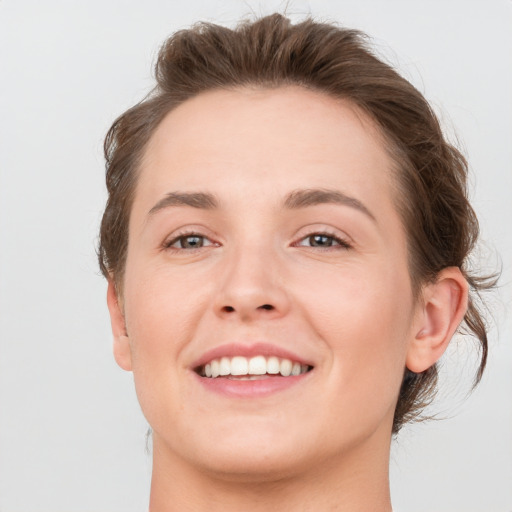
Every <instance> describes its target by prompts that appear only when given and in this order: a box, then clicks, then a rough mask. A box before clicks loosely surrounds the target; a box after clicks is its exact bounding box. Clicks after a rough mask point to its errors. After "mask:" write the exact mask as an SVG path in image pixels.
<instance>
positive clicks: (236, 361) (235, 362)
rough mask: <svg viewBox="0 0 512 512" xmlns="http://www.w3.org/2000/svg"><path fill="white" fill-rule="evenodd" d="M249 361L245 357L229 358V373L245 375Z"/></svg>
mask: <svg viewBox="0 0 512 512" xmlns="http://www.w3.org/2000/svg"><path fill="white" fill-rule="evenodd" d="M248 370H249V362H248V361H247V358H246V357H240V356H236V357H233V359H231V375H247V374H248V373H249V372H248Z"/></svg>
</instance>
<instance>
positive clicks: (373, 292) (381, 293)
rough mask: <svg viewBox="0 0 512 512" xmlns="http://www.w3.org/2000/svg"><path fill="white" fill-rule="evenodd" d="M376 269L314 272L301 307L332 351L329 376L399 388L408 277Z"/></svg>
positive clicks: (409, 313) (408, 317)
mask: <svg viewBox="0 0 512 512" xmlns="http://www.w3.org/2000/svg"><path fill="white" fill-rule="evenodd" d="M382 270H383V269H379V268H377V269H376V270H375V271H373V272H372V271H371V267H366V269H365V271H364V272H361V271H357V269H356V268H351V269H349V270H346V271H343V272H338V273H330V275H328V276H322V275H319V274H317V275H316V276H315V278H314V279H313V278H312V280H311V283H310V286H307V289H308V290H309V294H306V293H303V294H302V296H303V297H307V304H304V307H303V309H304V311H307V312H308V316H309V323H310V325H312V326H313V328H314V329H315V331H316V333H317V335H318V336H319V338H321V339H323V340H324V343H325V344H326V345H327V346H328V350H329V351H330V352H331V353H332V365H333V367H334V369H335V371H334V372H333V375H337V376H339V378H340V379H342V380H343V384H342V385H340V387H341V388H345V389H347V386H348V387H350V385H351V384H354V383H356V382H357V385H358V386H361V385H362V382H363V381H364V380H365V379H366V380H367V381H368V385H370V386H373V387H375V388H377V387H378V386H382V385H391V387H392V388H393V389H395V388H396V387H397V386H399V384H400V382H401V379H402V374H403V369H404V367H405V357H406V349H407V342H408V339H409V336H410V328H411V320H412V313H413V302H412V296H411V292H410V284H409V279H408V275H406V274H404V272H402V271H400V272H397V271H394V270H393V269H389V268H388V269H387V272H383V271H382Z"/></svg>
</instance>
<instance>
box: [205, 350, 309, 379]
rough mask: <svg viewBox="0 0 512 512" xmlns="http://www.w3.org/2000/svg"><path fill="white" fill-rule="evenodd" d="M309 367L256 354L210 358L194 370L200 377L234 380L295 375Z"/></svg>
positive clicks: (284, 359) (289, 360) (304, 371)
mask: <svg viewBox="0 0 512 512" xmlns="http://www.w3.org/2000/svg"><path fill="white" fill-rule="evenodd" d="M311 369H312V367H311V366H309V365H307V364H301V363H299V362H297V361H293V360H291V359H287V358H279V357H276V356H270V357H266V356H263V355H257V356H254V357H243V356H234V357H221V358H217V359H212V360H211V361H209V362H208V363H206V364H204V365H201V366H200V367H198V368H197V370H196V371H197V373H198V374H199V375H200V376H201V377H207V378H211V379H216V378H219V377H224V378H228V379H236V380H258V379H262V378H266V377H269V376H282V377H290V376H297V375H301V374H303V373H307V372H308V371H310V370H311Z"/></svg>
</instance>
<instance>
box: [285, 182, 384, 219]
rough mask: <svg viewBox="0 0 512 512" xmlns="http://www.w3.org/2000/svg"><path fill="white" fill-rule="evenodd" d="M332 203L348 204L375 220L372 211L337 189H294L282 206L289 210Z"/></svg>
mask: <svg viewBox="0 0 512 512" xmlns="http://www.w3.org/2000/svg"><path fill="white" fill-rule="evenodd" d="M325 203H332V204H341V205H344V206H350V207H351V208H355V209H356V210H359V211H360V212H362V213H364V214H365V215H366V216H368V217H369V218H370V219H372V220H373V221H374V222H376V219H375V216H374V215H373V213H372V212H371V211H370V210H369V209H368V208H367V207H366V206H365V205H364V204H363V203H362V202H361V201H359V199H356V198H355V197H351V196H348V195H346V194H344V193H343V192H340V191H339V190H332V189H325V188H314V189H300V190H294V191H293V192H291V193H290V194H288V196H287V197H286V199H285V201H284V206H285V207H286V208H289V209H291V210H295V209H299V208H306V207H308V206H316V205H319V204H325Z"/></svg>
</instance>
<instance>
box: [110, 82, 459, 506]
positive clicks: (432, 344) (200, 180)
mask: <svg viewBox="0 0 512 512" xmlns="http://www.w3.org/2000/svg"><path fill="white" fill-rule="evenodd" d="M392 167H393V164H392V161H391V159H390V157H389V156H388V154H387V151H386V148H385V147H384V146H383V143H382V138H381V137H380V136H379V132H378V130H377V128H376V127H375V126H374V125H373V123H372V122H371V121H370V120H369V119H367V118H366V117H365V115H364V114H363V113H361V112H360V111H358V110H357V109H356V108H355V107H354V106H352V105H351V104H350V103H348V102H343V101H339V100H335V99H332V98H330V97H327V96H325V95H323V94H320V93H317V92H312V91H308V90H304V89H302V88H299V87H286V88H284V87H283V88H278V89H273V90H265V89H238V90H231V91H213V92H207V93H203V94H201V95H199V96H197V97H195V98H193V99H190V100H188V101H186V102H185V103H183V104H182V105H180V106H179V107H177V108H176V109H174V110H173V111H172V112H170V113H169V114H168V115H167V117H166V118H165V119H164V121H163V122H162V123H161V125H160V126H159V127H158V129H157V130H156V132H155V133H154V134H153V136H152V138H151V140H150V143H149V145H148V147H147V149H146V153H145V157H144V159H143V162H142V165H141V173H140V178H139V182H138V185H137V189H136V194H135V199H134V204H133V209H132V212H131V218H130V226H129V246H128V256H127V262H126V272H125V274H124V281H123V283H122V290H123V296H122V297H119V296H118V295H117V294H116V289H115V287H114V285H113V281H112V280H111V281H110V283H109V290H108V304H109V309H110V313H111V318H112V329H113V333H114V355H115V357H116V360H117V362H118V363H119V365H120V366H121V367H122V368H124V369H126V370H129V371H133V374H134V379H135V386H136V390H137V395H138V398H139V402H140V404H141V407H142V410H143V412H144V414H145V416H146V418H147V420H148V422H149V423H150V425H151V427H152V429H153V436H154V437H153V446H154V461H153V465H154V466H153V479H152V488H151V503H150V509H151V511H152V512H164V511H171V510H206V509H208V510H223V511H226V510H228V511H229V510H251V511H260V510H262V511H263V510H265V511H268V510H282V506H283V503H287V508H289V509H294V510H311V511H312V510H316V511H318V510H343V511H363V510H365V511H367V510H375V511H389V510H391V503H390V496H389V483H388V463H389V446H390V440H391V427H392V420H393V413H394V409H395V405H396V401H397V397H398V391H399V388H400V383H401V380H402V375H403V372H404V368H405V367H406V366H408V367H409V368H410V369H411V370H413V371H423V370H425V369H426V368H428V367H429V366H431V365H432V364H434V362H435V361H436V360H437V359H438V358H439V357H440V356H441V355H442V353H443V351H444V349H445V348H446V345H447V344H448V342H449V340H450V338H451V336H452V334H453V332H454V331H455V329H456V327H457V326H458V324H459V323H460V321H461V319H462V317H463V314H464V311H465V308H466V302H467V284H466V283H465V281H464V279H463V278H462V276H461V274H460V272H459V271H458V269H454V268H448V269H445V270H444V271H443V272H441V274H440V275H439V279H438V281H437V282H436V283H434V284H430V285H428V286H425V287H424V288H423V290H422V293H421V300H418V301H415V300H414V298H413V294H412V289H411V279H410V276H409V273H408V265H407V261H408V255H407V245H406V233H405V231H404V227H403V224H402V222H401V219H400V216H399V214H398V212H397V210H396V208H395V206H394V193H395V188H394V187H393V179H394V178H393V172H392ZM304 189H322V190H325V189H329V190H336V191H338V192H341V193H343V194H344V195H345V196H348V197H350V198H353V199H355V200H357V202H358V204H359V206H355V204H356V203H355V202H353V201H352V202H347V201H344V202H342V203H340V202H332V201H328V202H321V203H320V204H314V205H309V206H302V207H295V208H289V207H287V206H285V205H283V202H284V201H285V200H286V198H287V197H288V196H289V195H290V194H291V193H292V192H294V191H297V190H304ZM176 192H180V193H183V192H186V193H196V192H201V193H208V194H212V195H213V196H215V198H216V199H217V201H218V207H217V208H198V207H193V206H189V205H167V206H164V205H163V204H162V200H163V199H164V198H165V197H166V195H167V194H169V193H176ZM156 205H158V206H157V207H156V209H155V206H156ZM361 205H363V206H362V207H361ZM296 206H297V205H296ZM152 209H153V212H152V213H150V212H151V211H152ZM365 210H366V211H365ZM191 233H193V234H195V235H196V236H201V237H204V238H201V239H200V240H201V241H202V242H203V246H202V247H199V248H183V246H182V245H181V244H182V243H183V241H187V240H188V241H190V240H191V239H187V238H186V237H185V238H183V237H184V236H185V235H187V234H189V235H190V234H191ZM313 234H324V235H325V236H327V237H329V238H325V239H323V241H324V242H327V245H328V246H327V247H322V246H320V247H319V246H316V245H315V244H314V243H312V241H313V242H314V241H315V240H318V239H311V238H310V237H311V235H313ZM180 236H182V238H181V239H180V238H178V237H180ZM169 243H170V244H171V246H170V247H169ZM329 244H331V245H330V246H329ZM262 306H264V307H262ZM256 341H264V342H267V343H271V344H274V345H276V346H279V347H282V348H284V349H288V350H291V351H293V352H294V353H296V354H298V355H300V356H301V357H303V358H305V359H307V360H308V361H310V362H311V363H312V365H313V367H314V368H313V371H312V372H311V373H310V374H308V375H307V378H306V379H303V380H302V381H301V382H300V383H299V384H297V385H294V386H291V387H289V388H287V389H284V390H282V391H279V392H277V393H273V394H270V395H268V396H264V397H257V398H233V397H226V396H223V395H219V394H216V393H212V392H211V391H210V390H209V389H207V388H205V387H204V386H202V385H200V384H199V383H198V378H197V375H196V374H195V373H194V371H193V368H192V366H191V365H193V363H194V361H197V360H198V358H200V357H201V355H202V354H204V353H205V352H206V351H207V350H210V349H212V348H215V347H217V346H219V345H222V344H224V343H241V344H251V343H253V342H256ZM198 489H200V490H201V492H198Z"/></svg>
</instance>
